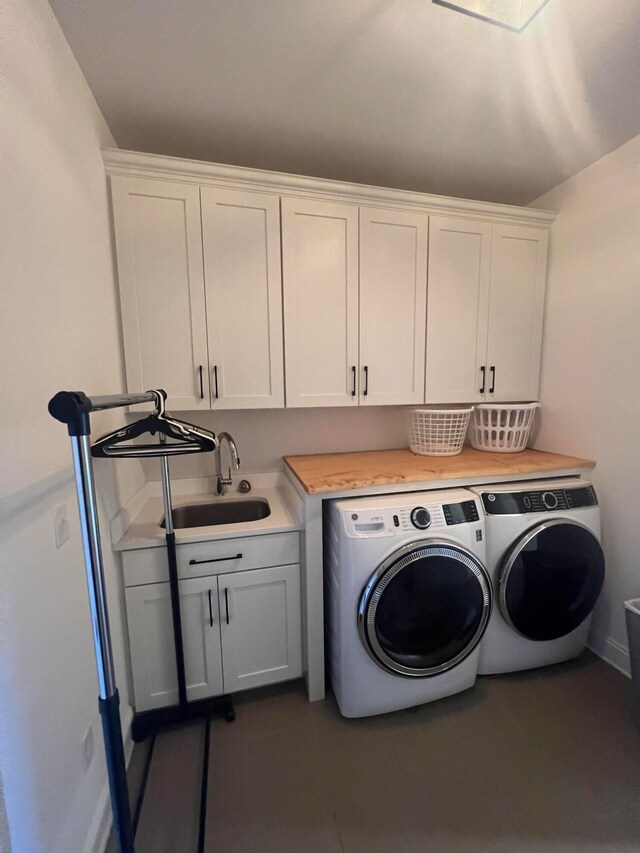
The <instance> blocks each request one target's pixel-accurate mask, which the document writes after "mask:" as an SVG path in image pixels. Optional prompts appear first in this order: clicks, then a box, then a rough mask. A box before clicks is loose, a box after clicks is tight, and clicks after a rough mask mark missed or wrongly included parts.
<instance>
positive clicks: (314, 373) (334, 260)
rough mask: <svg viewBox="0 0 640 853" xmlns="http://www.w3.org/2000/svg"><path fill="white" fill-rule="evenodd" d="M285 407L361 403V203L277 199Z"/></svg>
mask: <svg viewBox="0 0 640 853" xmlns="http://www.w3.org/2000/svg"><path fill="white" fill-rule="evenodd" d="M282 267H283V270H282V271H283V288H284V327H285V333H284V343H285V364H286V398H287V406H290V407H301V406H345V405H353V404H356V405H357V403H358V398H357V393H356V390H357V389H356V379H357V366H358V208H357V206H356V205H351V204H340V203H333V202H327V201H316V200H313V199H299V198H283V199H282Z"/></svg>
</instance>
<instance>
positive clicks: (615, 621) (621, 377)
mask: <svg viewBox="0 0 640 853" xmlns="http://www.w3.org/2000/svg"><path fill="white" fill-rule="evenodd" d="M533 206H535V207H543V208H547V209H551V210H557V211H559V214H558V218H557V220H556V223H555V225H554V227H553V229H552V232H551V250H550V260H549V276H548V287H547V306H546V319H545V331H544V343H543V362H542V386H541V402H542V425H541V430H540V432H539V435H538V437H537V441H536V446H537V447H540V448H548V449H550V450H558V451H565V452H568V453H575V454H576V455H581V456H587V457H590V458H592V459H595V460H596V461H597V463H598V464H597V467H596V469H595V472H594V475H593V479H594V481H595V483H596V486H597V491H598V496H599V498H600V503H601V507H602V518H603V535H604V550H605V555H606V561H607V578H606V583H605V588H604V593H603V596H602V598H601V600H600V602H599V604H598V607H597V610H596V613H595V619H594V623H593V629H592V637H591V645H592V647H593V648H594V650H595V651H597V652H598V653H599V654H601V655H602V656H603V657H605V658H607V659H608V660H610V661H611V662H612V663H614V664H615V665H616V666H619V667H621V668H623V669H625V670H626V671H628V666H629V660H628V652H627V639H626V631H625V621H624V608H623V601H624V600H625V599H628V598H632V597H636V596H638V597H640V524H638V501H639V497H638V487H639V486H640V136H637V137H636V138H635V139H632V140H631V141H629V142H627V143H626V144H625V145H623V146H622V147H621V148H618V149H617V150H616V151H614V152H612V153H611V154H609V155H607V156H606V157H603V158H602V159H601V160H599V161H598V162H597V163H595V164H593V165H592V166H590V167H589V168H587V169H584V170H583V171H582V172H579V173H578V174H577V175H575V176H574V177H573V178H571V179H570V180H568V181H565V183H563V184H561V185H560V186H558V187H556V188H555V189H554V190H552V191H551V192H549V193H546V194H545V195H544V196H542V197H541V198H539V199H537V201H535V202H534V204H533Z"/></svg>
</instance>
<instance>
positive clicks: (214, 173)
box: [102, 148, 557, 228]
mask: <svg viewBox="0 0 640 853" xmlns="http://www.w3.org/2000/svg"><path fill="white" fill-rule="evenodd" d="M102 157H103V160H104V164H105V168H106V171H107V174H108V175H130V176H132V177H138V178H152V179H156V180H181V181H188V182H190V183H194V184H198V185H201V186H202V185H207V184H213V185H215V186H227V187H230V188H237V189H247V190H257V191H258V192H271V193H274V194H276V195H298V196H301V197H305V196H312V197H313V198H316V199H322V198H325V199H328V200H333V201H346V202H354V201H355V202H358V203H362V204H367V205H372V206H376V205H379V206H380V207H395V208H403V207H404V208H410V209H412V210H415V211H419V212H421V213H441V214H443V215H447V216H468V217H471V218H473V219H485V220H490V221H491V222H503V223H507V222H519V223H521V224H522V225H533V226H537V227H539V228H549V227H550V226H551V225H552V223H553V222H554V220H555V218H556V216H557V213H556V212H555V211H552V210H541V209H538V208H535V207H516V206H515V205H510V204H497V203H495V202H486V201H474V200H472V199H463V198H450V197H448V196H442V195H432V194H430V193H419V192H411V191H410V190H398V189H393V188H389V187H375V186H370V185H368V184H351V183H348V182H347V181H332V180H328V179H327V178H312V177H306V176H304V175H289V174H287V173H285V172H270V171H267V170H262V169H249V168H247V167H245V166H226V165H224V164H222V163H205V162H203V161H201V160H185V159H182V158H180V157H167V156H165V155H162V154H144V153H141V152H137V151H123V150H121V149H117V148H103V149H102Z"/></svg>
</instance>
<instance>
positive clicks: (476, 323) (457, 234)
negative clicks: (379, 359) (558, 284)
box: [425, 216, 548, 403]
mask: <svg viewBox="0 0 640 853" xmlns="http://www.w3.org/2000/svg"><path fill="white" fill-rule="evenodd" d="M547 241H548V233H547V231H546V230H544V229H541V228H529V227H523V226H512V225H491V224H489V223H483V222H480V221H474V220H459V219H450V218H446V217H439V216H433V217H431V224H430V235H429V243H430V248H429V297H428V306H427V370H426V382H425V397H426V401H427V403H463V402H466V403H475V402H479V401H482V400H485V401H486V402H492V401H496V402H510V401H512V402H520V401H526V400H536V399H537V397H538V385H539V374H540V349H541V344H542V317H543V311H544V292H545V278H546V264H547Z"/></svg>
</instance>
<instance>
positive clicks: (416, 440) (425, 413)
mask: <svg viewBox="0 0 640 853" xmlns="http://www.w3.org/2000/svg"><path fill="white" fill-rule="evenodd" d="M472 411H473V407H472V406H469V407H468V408H462V407H459V408H457V409H440V408H437V407H433V408H429V409H412V410H411V412H410V413H409V447H410V448H411V451H412V452H413V453H418V454H420V455H421V456H457V454H458V453H461V452H462V445H463V444H464V437H465V435H466V434H467V427H468V425H469V418H470V417H471V412H472Z"/></svg>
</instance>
